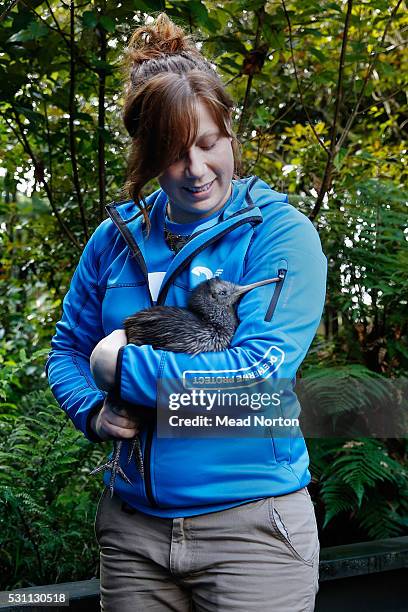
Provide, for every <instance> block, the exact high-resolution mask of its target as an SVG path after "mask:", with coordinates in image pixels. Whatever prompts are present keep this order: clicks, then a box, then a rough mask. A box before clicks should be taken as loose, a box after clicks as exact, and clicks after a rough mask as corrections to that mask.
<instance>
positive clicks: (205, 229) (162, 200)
mask: <svg viewBox="0 0 408 612" xmlns="http://www.w3.org/2000/svg"><path fill="white" fill-rule="evenodd" d="M259 180H260V179H258V177H257V176H251V177H247V178H243V179H239V180H235V181H233V182H232V183H233V191H232V197H231V202H230V204H229V205H228V206H227V207H226V208H225V209H224V210H223V212H222V214H221V215H220V216H219V217H218V218H216V219H211V220H210V221H208V223H205V224H201V225H200V226H198V228H197V229H196V230H195V231H194V232H193V234H192V236H193V237H192V238H191V240H190V241H189V242H188V243H187V244H186V246H185V247H184V248H183V249H182V250H181V251H180V252H179V253H177V254H176V255H175V257H174V258H173V261H172V263H171V265H170V266H169V269H168V270H167V273H166V276H165V278H164V279H163V283H162V286H165V285H166V282H167V280H168V279H169V278H170V277H171V276H172V275H174V272H175V271H176V270H179V271H181V269H182V268H184V267H185V266H184V264H185V265H188V262H189V260H190V259H191V258H192V257H193V256H194V254H195V253H196V252H199V251H200V250H201V249H202V248H205V246H206V245H207V244H208V243H212V242H214V241H215V240H217V239H218V238H219V237H221V236H222V235H223V234H224V233H227V232H228V231H231V230H232V229H234V228H235V227H236V226H237V225H241V224H242V223H251V224H253V225H257V224H258V223H261V222H262V213H261V211H260V209H259V208H258V207H257V206H255V204H254V202H253V200H252V197H251V193H250V192H251V189H252V187H253V186H254V185H255V183H256V182H257V181H259ZM261 182H263V181H261ZM166 202H167V195H166V193H165V192H164V191H163V190H162V189H158V190H157V191H155V192H153V193H152V194H151V195H150V196H148V198H147V205H148V210H149V217H150V219H151V222H154V221H155V220H159V219H161V220H162V219H163V209H164V206H165V204H166ZM106 210H107V212H108V215H109V216H110V217H111V219H112V221H113V222H114V224H115V225H116V227H117V228H118V230H119V232H120V233H121V234H122V236H123V238H124V240H125V242H126V243H127V245H128V246H129V248H130V249H131V251H132V252H133V254H134V256H135V258H136V259H137V261H138V263H139V265H140V267H141V269H142V271H143V274H144V275H145V277H147V269H146V263H145V240H144V236H143V223H142V222H143V215H142V214H141V213H138V214H135V212H137V211H136V206H135V204H134V202H133V200H130V201H126V202H118V203H117V202H112V203H111V204H108V205H107V206H106ZM195 234H196V235H195Z"/></svg>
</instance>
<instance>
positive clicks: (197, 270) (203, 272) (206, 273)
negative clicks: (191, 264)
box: [191, 266, 214, 280]
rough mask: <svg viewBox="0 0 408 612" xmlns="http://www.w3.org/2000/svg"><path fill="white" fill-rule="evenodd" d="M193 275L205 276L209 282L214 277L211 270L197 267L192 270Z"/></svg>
mask: <svg viewBox="0 0 408 612" xmlns="http://www.w3.org/2000/svg"><path fill="white" fill-rule="evenodd" d="M191 274H194V275H195V276H201V275H203V276H205V278H206V280H209V279H210V278H212V277H213V276H214V274H213V273H212V272H211V270H210V268H205V267H204V266H196V267H195V268H193V269H192V270H191Z"/></svg>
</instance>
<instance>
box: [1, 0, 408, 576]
mask: <svg viewBox="0 0 408 612" xmlns="http://www.w3.org/2000/svg"><path fill="white" fill-rule="evenodd" d="M285 6H286V12H285V10H284V8H283V4H282V3H279V2H278V3H265V2H262V1H256V2H252V3H248V2H244V1H243V0H234V1H230V2H226V3H219V2H213V1H210V0H208V1H207V0H206V1H205V2H204V1H201V0H197V1H194V2H189V1H187V0H174V1H167V0H166V1H164V0H143V1H141V0H138V1H137V2H135V1H134V0H123V1H122V2H121V3H119V4H118V3H115V2H112V1H111V0H108V1H107V2H104V3H100V2H91V1H89V2H87V1H86V2H82V3H80V4H79V5H75V8H74V27H73V30H72V31H71V29H70V27H71V26H70V11H69V8H68V4H66V3H64V4H61V3H60V2H57V0H50V2H47V3H43V2H41V1H37V0H36V1H35V2H29V3H27V2H24V3H22V2H19V3H17V4H16V5H15V6H14V7H13V8H12V10H11V11H10V13H9V14H8V15H7V17H5V19H4V20H3V21H2V27H1V28H0V117H1V118H0V252H1V259H0V310H1V313H2V315H1V326H0V400H1V401H2V402H3V403H2V406H1V413H0V431H1V438H0V458H1V459H0V491H1V493H0V500H1V501H0V503H1V513H0V534H1V535H0V539H1V541H0V549H1V550H2V551H4V552H2V555H3V557H2V558H1V561H0V563H1V567H0V570H1V575H2V577H3V585H2V586H1V587H0V588H13V587H14V586H24V585H27V584H31V583H37V584H41V583H44V582H54V581H64V580H71V579H72V580H74V579H80V578H89V577H90V576H91V575H93V574H94V573H95V572H96V566H97V551H96V547H95V543H94V536H93V533H92V522H93V516H94V509H95V502H96V497H97V491H98V490H99V488H100V485H99V484H98V481H96V480H92V479H89V478H88V476H87V472H88V471H89V470H90V469H91V468H92V467H94V466H95V465H96V464H97V463H98V462H99V460H100V459H101V454H102V451H104V450H106V448H104V445H102V446H100V445H98V446H96V445H91V444H89V443H88V442H87V441H86V440H85V439H84V437H83V436H82V434H80V433H79V432H76V431H75V430H74V429H73V427H72V425H71V424H70V423H68V422H67V419H66V417H65V416H64V413H63V412H62V410H60V409H59V408H58V407H57V406H56V404H55V401H54V400H53V399H52V398H51V395H50V392H49V391H48V390H46V388H45V387H46V381H45V375H44V372H43V358H44V354H45V353H46V352H47V351H48V347H49V342H50V338H51V336H52V334H53V332H54V329H55V322H56V321H57V320H58V319H59V318H60V315H61V305H62V300H63V297H64V295H65V293H66V291H67V288H68V285H69V280H70V278H71V276H72V273H73V270H74V268H75V265H76V263H77V261H78V258H79V256H80V253H81V249H82V247H83V245H84V244H85V242H86V241H87V238H88V237H89V235H90V233H91V232H92V230H93V229H94V228H95V227H96V226H97V225H98V223H99V222H100V221H101V220H102V218H103V217H104V209H103V207H104V204H105V203H106V202H109V201H111V200H113V199H119V198H121V192H120V190H121V187H122V185H123V182H124V175H125V168H126V154H127V148H128V139H127V135H126V132H125V130H124V128H123V126H122V123H121V107H122V103H123V84H122V82H121V75H120V71H119V65H120V60H121V53H122V50H123V47H124V46H125V45H126V42H127V40H128V38H129V35H130V33H131V31H132V30H133V29H134V28H135V27H136V26H138V25H140V24H142V23H144V22H145V18H146V16H147V15H149V16H155V15H156V14H157V13H158V12H159V11H162V10H165V11H166V12H167V13H168V14H169V16H170V17H171V18H172V19H174V20H175V21H176V22H177V23H179V24H180V25H181V26H182V27H184V28H185V29H186V30H187V31H189V32H191V33H192V34H193V35H194V37H195V39H196V40H197V42H200V43H202V50H203V52H204V53H205V54H206V55H207V57H209V59H211V60H212V61H213V62H214V63H215V64H216V65H217V69H218V71H219V73H220V75H221V77H222V78H223V79H224V81H225V82H228V90H229V92H230V94H231V95H232V97H233V98H234V99H235V101H236V108H235V113H234V121H235V129H236V131H237V132H238V135H239V139H240V141H241V143H242V149H243V175H249V174H257V175H258V176H260V177H261V178H262V179H264V180H265V181H267V182H268V183H269V184H270V185H271V186H272V187H273V188H275V189H276V190H278V191H284V192H288V193H289V194H290V198H291V202H292V203H293V204H294V205H295V206H296V207H298V208H299V209H300V210H301V211H302V212H304V213H305V214H306V215H311V214H313V211H314V209H315V208H316V207H317V212H316V216H315V223H316V227H317V229H318V231H319V234H320V236H321V240H322V244H323V249H324V252H325V254H326V256H327V259H328V267H329V275H328V287H327V304H326V308H325V313H324V318H323V321H322V326H321V329H320V332H321V334H320V335H319V336H318V337H317V338H316V340H315V342H314V343H313V346H312V348H311V350H310V352H309V355H308V357H307V360H306V361H305V363H304V365H303V367H302V371H303V374H304V382H305V384H306V387H308V389H309V391H310V393H312V394H313V396H314V397H315V398H316V406H317V407H318V408H319V407H320V408H321V409H322V410H323V412H324V413H325V415H327V418H328V420H329V421H330V420H331V421H332V422H333V424H334V425H336V424H338V423H342V422H343V423H344V419H347V418H348V417H349V416H350V415H351V414H359V415H362V414H364V413H365V414H366V415H369V411H370V410H372V407H373V405H374V403H377V405H378V406H381V405H383V404H387V402H388V404H389V403H390V402H391V401H392V402H394V401H395V397H394V396H392V398H391V397H390V395H389V394H390V388H389V386H388V385H387V384H384V382H385V381H387V382H388V381H390V380H397V379H400V378H402V377H403V376H405V372H406V371H407V368H408V330H407V316H406V309H407V289H408V287H407V283H408V281H407V279H408V249H407V242H408V241H407V238H408V227H407V201H408V197H407V196H408V194H407V190H406V187H404V185H406V179H407V167H408V166H407V164H406V153H407V143H406V140H405V134H404V127H405V126H406V113H407V99H406V95H405V90H406V84H407V82H406V76H405V75H406V73H407V52H406V47H404V45H403V32H404V30H406V27H407V21H408V18H407V15H406V11H405V12H404V10H403V4H401V6H400V8H399V10H398V11H397V12H395V11H394V8H395V7H396V6H397V0H394V1H393V2H392V3H391V4H390V3H387V2H384V1H383V0H368V1H365V2H354V3H353V10H352V13H351V16H350V23H349V27H348V31H347V34H346V28H345V19H346V12H345V5H344V3H343V4H342V3H336V2H332V1H330V0H324V1H322V2H319V3H317V2H310V1H306V0H287V1H286V2H285ZM264 9H265V10H264ZM57 24H58V25H57ZM343 42H345V43H346V44H345V58H344V69H343V72H342V73H341V74H340V72H339V58H340V49H341V46H342V43H343ZM72 67H73V68H74V72H75V74H74V78H72V74H71V69H72ZM340 77H341V78H340ZM339 81H341V88H340V92H339V91H338V82H339ZM100 100H102V101H103V104H100ZM102 108H103V109H104V115H102V113H101V109H102ZM333 133H336V136H335V137H334V140H333V143H332V142H331V140H332V138H333ZM332 145H333V147H332ZM75 167H76V168H77V175H78V176H77V179H78V181H77V183H78V185H79V188H77V187H76V186H75V182H74V178H75V177H74V175H75V173H74V168H75ZM328 168H329V171H327V169H328ZM156 187H157V183H156V181H152V183H151V184H149V185H147V186H146V189H145V193H146V194H147V193H150V192H151V191H152V190H153V189H154V188H156ZM333 383H335V384H333ZM350 385H351V386H350ZM351 387H354V388H355V389H358V392H353V391H352V390H351ZM401 408H404V405H403V403H402V402H401ZM45 432H46V434H47V435H45ZM308 446H309V449H310V455H311V472H312V475H313V486H315V487H316V495H317V509H318V511H319V512H320V511H321V516H320V515H319V517H320V518H321V521H320V523H321V525H322V533H323V535H325V533H326V532H327V531H329V530H330V528H333V529H336V527H338V528H339V529H340V528H341V526H342V521H347V522H348V523H349V524H351V525H353V526H356V527H357V528H358V529H359V530H360V531H359V533H360V534H361V537H360V539H365V538H367V537H368V538H376V537H384V536H386V535H396V534H399V533H403V529H404V525H405V527H406V526H407V498H406V493H405V490H406V458H407V447H406V441H404V440H402V439H401V440H392V439H390V440H369V439H362V440H357V439H355V436H353V435H352V434H350V440H349V441H344V440H336V439H333V438H331V439H321V440H320V439H315V438H311V439H309V441H308ZM404 487H405V489H404ZM323 525H324V527H323ZM329 543H330V542H329Z"/></svg>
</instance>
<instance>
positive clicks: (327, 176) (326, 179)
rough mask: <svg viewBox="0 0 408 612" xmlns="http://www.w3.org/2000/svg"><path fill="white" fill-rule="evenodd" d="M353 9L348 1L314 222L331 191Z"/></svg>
mask: <svg viewBox="0 0 408 612" xmlns="http://www.w3.org/2000/svg"><path fill="white" fill-rule="evenodd" d="M352 9H353V0H347V13H346V18H345V21H344V30H343V37H342V42H341V51H340V59H339V72H338V78H337V92H336V104H335V108H334V118H333V123H332V129H331V134H330V148H329V151H328V156H327V161H326V167H325V169H324V173H323V179H322V184H321V186H320V189H319V193H318V196H317V198H316V202H315V205H314V207H313V210H312V212H311V213H310V215H309V219H310V220H311V221H313V220H314V219H315V218H316V216H317V215H318V213H319V210H320V207H321V205H322V203H323V199H324V196H325V195H326V193H327V192H328V190H329V187H330V183H331V175H332V171H333V163H334V157H335V154H336V135H337V129H338V128H337V124H338V121H339V115H340V106H341V103H342V101H343V72H344V59H345V56H346V49H347V42H348V32H349V26H350V18H351V11H352Z"/></svg>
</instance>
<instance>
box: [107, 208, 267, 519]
mask: <svg viewBox="0 0 408 612" xmlns="http://www.w3.org/2000/svg"><path fill="white" fill-rule="evenodd" d="M106 210H107V212H108V215H109V216H110V218H111V219H112V221H113V223H114V224H115V225H116V227H117V228H118V230H119V232H120V234H121V235H122V237H123V239H124V240H125V242H126V244H127V245H128V246H129V248H130V250H131V251H132V253H133V254H134V256H135V259H136V261H137V262H138V264H139V266H140V268H141V270H142V272H143V275H144V277H145V279H146V286H147V290H148V293H149V297H150V302H151V305H152V306H153V300H152V296H151V293H150V289H149V282H148V277H147V267H146V262H145V260H144V258H143V255H142V253H141V251H140V249H139V247H138V246H137V243H136V241H135V239H134V238H133V235H132V234H131V232H130V231H129V228H128V227H127V226H124V225H123V223H124V222H123V219H122V218H121V216H120V215H119V213H118V212H117V210H116V209H115V207H114V206H113V205H108V206H106ZM245 212H246V211H245ZM242 214H244V212H242ZM261 221H262V219H260V218H259V217H247V218H246V219H241V220H239V221H237V222H236V223H234V224H233V225H231V226H230V227H228V228H226V229H225V230H223V231H222V232H220V233H219V234H217V235H216V236H213V237H212V238H211V239H210V240H208V241H207V242H205V243H204V244H202V245H200V246H199V247H198V248H197V249H195V250H194V251H193V252H192V253H190V255H189V256H188V257H187V258H186V259H185V260H184V261H183V262H182V263H181V264H180V265H179V266H178V267H177V268H176V269H175V270H174V271H173V273H172V274H171V275H170V276H169V278H168V279H167V282H166V285H165V287H161V289H160V293H159V296H158V298H157V302H156V304H157V305H163V303H164V301H165V299H166V297H167V293H168V290H169V288H170V284H171V283H172V282H173V280H174V278H175V277H176V276H177V275H178V274H180V272H182V271H183V270H184V269H185V268H186V267H187V266H188V265H189V263H190V262H191V261H192V259H194V257H195V256H196V255H197V254H198V253H200V252H201V251H203V250H204V249H206V248H207V247H208V246H210V245H211V244H213V243H214V242H216V241H217V240H218V239H219V238H222V237H223V236H225V234H227V233H229V232H231V231H232V230H234V229H236V228H237V227H239V226H240V225H244V224H245V223H251V224H253V225H257V224H258V223H261ZM152 441H153V426H152V425H150V424H148V430H147V434H146V442H145V448H144V453H143V464H144V471H145V474H144V484H145V491H146V497H147V499H148V500H149V503H150V505H151V506H152V507H153V508H158V507H159V506H158V503H157V502H156V500H155V498H154V495H153V491H152V481H151V470H150V458H151V450H152Z"/></svg>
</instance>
